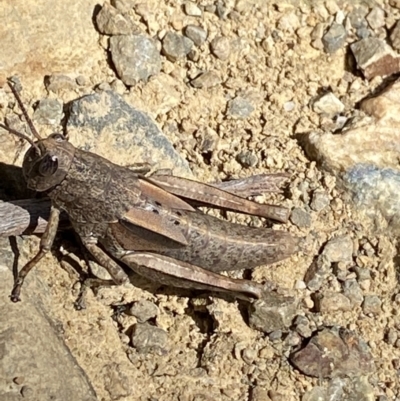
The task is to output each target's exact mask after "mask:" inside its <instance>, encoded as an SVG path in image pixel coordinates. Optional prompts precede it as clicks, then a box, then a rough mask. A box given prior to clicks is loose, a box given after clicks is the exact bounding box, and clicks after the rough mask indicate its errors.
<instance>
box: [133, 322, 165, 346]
mask: <svg viewBox="0 0 400 401" xmlns="http://www.w3.org/2000/svg"><path fill="white" fill-rule="evenodd" d="M131 341H132V345H133V346H134V347H135V348H136V349H137V350H138V351H139V352H142V353H148V352H153V351H164V350H165V347H166V345H167V341H168V334H167V332H166V331H165V330H163V329H160V328H159V327H155V326H152V325H150V324H148V323H137V324H135V326H134V328H133V331H132V336H131Z"/></svg>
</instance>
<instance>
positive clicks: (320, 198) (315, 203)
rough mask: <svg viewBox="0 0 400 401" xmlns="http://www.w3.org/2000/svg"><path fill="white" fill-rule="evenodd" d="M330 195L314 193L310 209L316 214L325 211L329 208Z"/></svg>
mask: <svg viewBox="0 0 400 401" xmlns="http://www.w3.org/2000/svg"><path fill="white" fill-rule="evenodd" d="M329 203H330V201H329V195H328V194H327V193H326V192H324V191H314V192H313V195H312V198H311V203H310V207H311V209H312V210H315V211H316V212H320V211H321V210H323V209H325V208H326V207H327V206H329Z"/></svg>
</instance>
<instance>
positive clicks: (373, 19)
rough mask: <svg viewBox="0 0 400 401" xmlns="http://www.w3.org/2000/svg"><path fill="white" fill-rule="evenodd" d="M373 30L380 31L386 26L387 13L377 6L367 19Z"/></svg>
mask: <svg viewBox="0 0 400 401" xmlns="http://www.w3.org/2000/svg"><path fill="white" fill-rule="evenodd" d="M365 19H366V20H367V21H368V24H369V26H370V27H371V28H372V29H378V28H381V27H383V26H385V11H383V10H382V8H380V7H378V6H375V7H374V8H373V9H372V10H371V12H370V13H369V14H368V15H367V16H366V18H365Z"/></svg>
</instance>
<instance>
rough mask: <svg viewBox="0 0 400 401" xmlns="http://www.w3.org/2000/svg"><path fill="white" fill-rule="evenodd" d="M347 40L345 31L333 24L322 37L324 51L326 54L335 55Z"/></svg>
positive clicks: (342, 27) (340, 25)
mask: <svg viewBox="0 0 400 401" xmlns="http://www.w3.org/2000/svg"><path fill="white" fill-rule="evenodd" d="M346 39H347V32H346V29H345V28H344V26H343V25H342V24H337V23H336V22H334V23H333V24H332V25H331V27H330V28H329V29H328V32H327V33H326V34H325V35H324V36H323V37H322V43H323V45H324V50H325V51H326V52H327V53H335V52H336V51H338V50H339V49H340V48H342V47H343V46H344V44H345V43H346Z"/></svg>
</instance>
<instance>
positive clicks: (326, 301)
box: [315, 291, 351, 313]
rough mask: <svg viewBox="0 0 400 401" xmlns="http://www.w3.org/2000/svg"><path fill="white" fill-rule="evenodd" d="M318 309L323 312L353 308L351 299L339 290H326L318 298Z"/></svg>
mask: <svg viewBox="0 0 400 401" xmlns="http://www.w3.org/2000/svg"><path fill="white" fill-rule="evenodd" d="M315 305H316V309H317V311H318V312H321V313H330V312H336V311H342V312H345V311H349V310H351V303H350V300H349V299H348V298H347V297H346V296H345V295H344V294H341V293H339V292H333V291H324V292H323V293H321V294H319V296H318V297H317V298H316V303H315Z"/></svg>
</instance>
